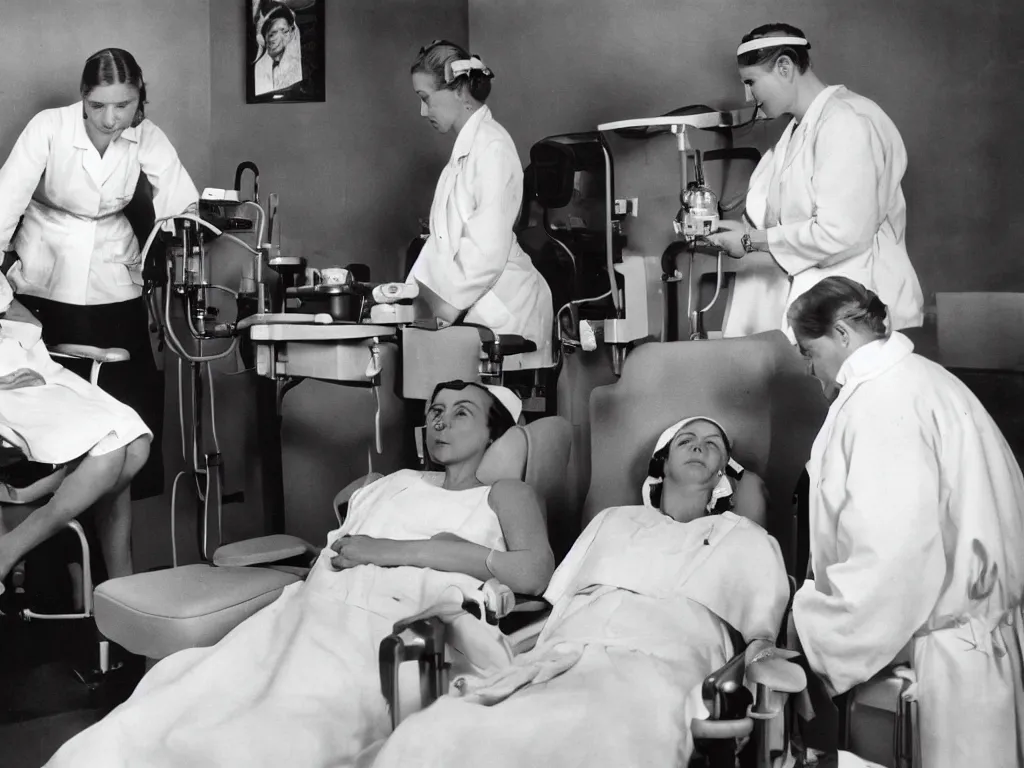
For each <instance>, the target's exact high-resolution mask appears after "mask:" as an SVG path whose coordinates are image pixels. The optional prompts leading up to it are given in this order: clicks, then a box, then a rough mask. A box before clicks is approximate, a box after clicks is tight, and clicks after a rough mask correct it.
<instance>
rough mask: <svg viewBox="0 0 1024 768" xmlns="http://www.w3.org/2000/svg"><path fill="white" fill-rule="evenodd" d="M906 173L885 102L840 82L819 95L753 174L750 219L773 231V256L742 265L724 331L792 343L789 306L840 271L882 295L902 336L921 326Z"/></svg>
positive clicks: (752, 257) (748, 208) (770, 233)
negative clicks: (774, 333) (777, 336)
mask: <svg viewBox="0 0 1024 768" xmlns="http://www.w3.org/2000/svg"><path fill="white" fill-rule="evenodd" d="M906 168H907V153H906V149H905V148H904V146H903V140H902V139H901V138H900V134H899V131H898V130H897V129H896V126H895V125H894V124H893V122H892V121H891V120H890V119H889V117H888V116H887V115H886V114H885V113H884V112H883V111H882V110H881V108H879V106H878V105H877V104H875V103H874V102H873V101H871V100H870V99H866V98H864V97H863V96H859V95H857V94H855V93H853V92H851V91H849V90H847V89H846V88H845V87H844V86H841V85H833V86H829V87H828V88H825V90H824V91H822V92H821V93H820V94H818V96H817V97H816V98H815V99H814V101H813V102H811V106H810V107H809V108H808V110H807V113H806V114H805V115H804V119H803V120H802V121H800V122H799V123H797V121H796V120H793V121H791V122H790V124H789V126H788V127H787V128H786V130H785V132H784V133H783V134H782V137H781V138H780V139H779V141H778V143H777V144H776V145H775V147H774V148H773V149H772V150H770V151H769V152H768V153H766V154H765V155H764V157H762V158H761V162H760V163H759V164H758V166H757V168H756V169H755V171H754V174H753V175H752V176H751V178H750V185H749V188H748V191H747V205H746V211H747V216H748V217H749V219H750V222H751V223H752V224H753V226H754V227H755V228H757V229H764V230H766V231H767V234H768V247H769V249H770V251H771V256H769V255H768V254H764V253H752V254H748V255H747V256H745V257H744V258H743V259H742V260H741V261H740V262H739V266H738V268H737V272H738V274H737V277H736V283H735V288H734V292H733V297H732V299H731V301H730V305H729V312H728V315H727V317H726V318H725V325H724V329H723V330H724V333H725V335H726V336H730V337H733V336H746V335H749V334H752V333H760V332H762V331H770V330H778V329H781V330H783V331H785V332H786V333H787V335H789V336H790V339H791V340H792V332H791V331H790V329H789V323H788V322H787V321H786V310H788V309H789V305H790V304H792V303H793V301H794V300H795V299H796V298H797V297H798V296H800V295H801V294H803V293H805V292H806V291H807V290H809V289H810V288H811V287H813V286H814V285H815V284H817V283H818V282H820V281H821V280H824V279H825V278H826V277H830V276H832V275H844V276H846V277H849V278H851V279H853V280H856V281H857V282H859V283H861V284H863V285H865V286H867V287H868V288H870V289H871V290H873V291H875V293H877V294H878V295H879V296H880V297H881V299H882V301H883V302H885V305H886V306H887V307H888V308H889V312H890V313H891V320H892V327H893V329H894V330H899V329H901V328H913V327H917V326H920V325H921V324H922V323H923V322H924V296H923V294H922V293H921V285H920V283H919V282H918V279H917V273H916V272H915V271H914V267H913V265H912V264H911V263H910V257H909V256H908V255H907V247H906V243H905V233H906V223H907V221H906V219H907V209H906V202H905V200H904V198H903V189H902V187H901V186H900V182H901V180H902V178H903V174H904V172H905V171H906Z"/></svg>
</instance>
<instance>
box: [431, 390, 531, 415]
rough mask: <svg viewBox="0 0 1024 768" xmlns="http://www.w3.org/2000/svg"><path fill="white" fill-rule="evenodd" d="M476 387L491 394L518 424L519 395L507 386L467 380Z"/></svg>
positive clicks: (520, 408) (521, 403) (520, 402)
mask: <svg viewBox="0 0 1024 768" xmlns="http://www.w3.org/2000/svg"><path fill="white" fill-rule="evenodd" d="M469 383H470V384H474V385H476V386H478V387H483V388H484V389H486V390H487V391H488V392H490V393H491V396H492V397H493V398H494V399H495V400H497V401H498V402H499V403H501V406H502V408H504V409H505V410H506V411H508V415H509V416H511V417H512V423H513V424H518V423H519V417H520V416H521V415H522V413H523V401H522V400H520V399H519V395H517V394H516V393H515V392H513V391H512V390H511V389H509V388H508V387H499V386H497V385H495V384H481V383H480V382H478V381H472V382H469ZM427 413H428V414H429V413H430V403H429V402H428V403H427Z"/></svg>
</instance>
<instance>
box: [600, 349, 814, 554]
mask: <svg viewBox="0 0 1024 768" xmlns="http://www.w3.org/2000/svg"><path fill="white" fill-rule="evenodd" d="M826 410H827V404H826V402H825V400H824V398H823V397H822V396H821V389H820V387H818V385H817V383H816V382H814V380H813V379H811V378H810V377H809V376H807V375H806V366H805V363H804V362H803V360H802V358H801V357H800V355H799V353H797V351H796V350H795V349H794V348H793V347H792V346H791V345H790V344H789V342H788V341H787V339H786V337H785V336H784V335H783V334H782V333H779V332H772V333H768V334H759V335H757V336H751V337H747V338H743V339H727V340H716V341H698V342H692V341H683V342H672V343H661V344H644V345H642V346H640V347H637V348H636V349H635V350H633V351H632V352H631V353H630V355H629V356H628V357H627V358H626V362H625V365H624V367H623V371H622V376H621V377H620V378H619V380H618V381H617V382H615V383H614V384H610V385H608V386H603V387H597V388H596V389H594V391H593V392H592V394H591V398H590V424H591V437H590V444H591V462H590V480H589V492H588V494H587V498H586V502H585V504H584V509H583V520H582V522H583V524H584V525H586V524H587V523H588V522H589V521H590V520H592V519H593V518H594V516H596V515H597V514H598V513H599V512H600V511H601V510H603V509H606V508H608V507H613V506H620V505H628V504H639V503H640V488H641V485H642V483H643V480H644V478H645V477H646V475H647V467H648V462H649V459H650V456H651V449H652V447H653V445H654V441H655V440H656V438H657V437H658V435H659V434H660V433H661V431H662V430H663V429H665V428H666V427H668V426H669V425H670V424H672V423H673V422H675V421H677V420H679V419H681V418H684V417H686V416H697V415H709V416H712V417H714V418H715V419H716V420H718V421H720V422H721V424H722V426H723V427H724V428H725V430H726V431H727V432H728V434H729V437H730V439H731V440H732V441H733V443H734V445H735V450H734V453H733V455H734V458H735V459H736V460H737V461H738V462H739V463H740V464H742V465H743V466H744V467H746V468H747V469H748V470H749V471H750V472H753V473H754V474H756V475H758V476H759V477H760V478H762V479H763V480H764V483H765V486H766V487H767V491H768V496H769V498H770V499H771V501H772V505H771V506H770V507H769V510H768V529H769V531H770V532H771V533H773V534H775V535H776V538H778V539H779V541H780V544H781V545H782V547H783V551H784V552H787V553H788V552H789V549H788V542H789V541H790V538H791V537H790V535H789V534H790V531H789V525H790V518H791V509H790V499H791V498H792V494H793V491H794V489H795V487H796V483H797V480H798V478H799V477H800V474H801V472H802V471H803V467H804V464H805V463H806V461H807V458H808V456H809V454H810V446H811V443H812V442H813V440H814V437H815V435H816V434H817V431H818V428H819V427H820V426H821V423H822V421H823V420H824V416H825V412H826Z"/></svg>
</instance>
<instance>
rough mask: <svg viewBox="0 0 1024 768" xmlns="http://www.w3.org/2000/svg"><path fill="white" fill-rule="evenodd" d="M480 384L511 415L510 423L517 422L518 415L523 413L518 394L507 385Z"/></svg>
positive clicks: (521, 402)
mask: <svg viewBox="0 0 1024 768" xmlns="http://www.w3.org/2000/svg"><path fill="white" fill-rule="evenodd" d="M481 386H482V387H483V388H484V389H486V390H487V391H488V392H490V393H491V394H492V395H493V396H494V399H495V400H497V401H498V402H499V403H501V404H502V405H503V406H505V410H506V411H508V412H509V415H510V416H511V417H512V423H513V424H518V423H519V417H520V416H521V415H522V413H523V401H522V400H520V399H519V395H517V394H516V393H515V392H513V391H512V390H511V389H509V388H508V387H499V386H496V385H494V384H482V385H481Z"/></svg>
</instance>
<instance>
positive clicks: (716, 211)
mask: <svg viewBox="0 0 1024 768" xmlns="http://www.w3.org/2000/svg"><path fill="white" fill-rule="evenodd" d="M696 109H698V108H695V110H696ZM677 111H678V112H681V113H688V114H672V115H666V116H662V117H652V118H640V119H634V120H619V121H616V122H612V123H603V124H601V125H599V126H597V129H598V131H601V132H607V131H615V132H622V131H626V132H627V135H631V137H633V138H637V137H646V136H650V135H657V133H659V132H661V131H663V130H664V129H668V130H670V131H671V132H672V133H673V134H675V136H676V142H677V148H678V152H679V176H680V183H679V201H680V205H681V207H680V209H679V212H678V213H677V215H676V218H675V220H674V221H673V222H672V226H673V230H674V232H675V234H676V236H677V237H678V238H679V240H678V241H677V242H678V243H679V245H678V246H676V247H673V246H670V248H669V249H666V255H663V259H662V261H663V277H662V280H663V281H664V282H666V283H669V282H676V281H678V280H680V279H681V278H680V276H679V274H678V271H677V270H676V269H675V268H674V266H672V268H671V269H670V270H669V269H665V268H664V267H669V266H670V263H669V258H672V259H674V257H675V256H676V255H678V254H680V253H688V254H689V257H690V258H689V262H690V263H689V270H688V279H687V317H688V320H689V325H690V335H689V336H690V338H691V339H704V338H707V334H706V333H705V332H704V329H703V316H704V314H705V313H706V312H708V311H709V310H710V309H711V307H712V306H713V305H714V304H715V303H716V302H717V301H718V298H719V296H720V295H721V289H722V283H723V269H722V264H723V258H724V257H725V256H727V255H728V254H726V252H725V251H723V250H721V249H719V248H717V247H716V246H714V245H712V244H711V243H710V242H709V241H708V240H707V236H708V235H709V234H711V233H712V232H714V231H715V229H716V228H717V226H718V223H719V219H720V216H721V213H722V211H721V210H720V209H721V205H720V202H719V198H718V196H717V195H716V194H715V193H714V191H713V190H711V189H710V188H709V187H708V186H707V185H706V184H705V182H704V165H703V160H704V153H702V152H701V150H699V149H696V148H694V147H692V145H691V142H690V139H689V134H688V131H690V130H693V129H698V130H714V131H722V130H732V129H734V128H736V127H740V126H742V125H744V124H745V123H746V122H747V121H749V120H751V119H753V117H755V116H756V107H755V108H754V109H753V111H751V110H750V109H745V110H734V111H728V112H719V111H715V110H712V109H709V108H699V111H694V110H689V109H684V110H677ZM748 112H750V113H751V114H747V113H748ZM629 132H634V134H629ZM604 146H607V145H606V144H605V145H604ZM708 154H710V153H708ZM691 155H692V157H693V163H694V179H693V181H692V182H691V181H689V179H688V176H689V158H690V157H691ZM606 157H607V162H608V164H609V165H610V164H611V155H610V153H608V152H607V151H606ZM611 195H612V190H611V187H610V186H607V187H606V194H605V196H606V200H607V201H609V205H610V200H611ZM608 231H609V233H610V232H611V217H610V216H609V219H608ZM606 249H607V251H608V253H609V258H608V271H609V278H610V280H611V283H612V285H613V286H614V285H615V276H614V272H615V271H618V272H619V273H622V274H624V276H625V275H626V274H628V272H627V270H626V269H625V267H624V264H623V265H615V264H614V263H613V259H612V257H611V254H612V244H611V242H608V243H607V245H606ZM698 254H701V255H707V256H712V257H713V258H715V259H716V261H717V274H716V277H717V279H716V284H715V294H714V297H713V298H712V300H711V301H710V303H708V304H707V305H706V306H704V307H701V308H695V306H694V304H695V302H696V301H697V300H698V299H699V296H696V295H695V294H696V293H697V290H696V283H697V280H696V278H697V274H696V272H697V271H696V269H695V261H696V257H697V255H698ZM667 257H668V258H667ZM634 274H635V275H636V276H635V277H634V279H637V278H640V277H642V273H641V272H640V271H639V270H638V269H637V270H635V271H634ZM626 282H627V287H626V293H627V296H626V297H625V298H626V301H625V302H617V303H616V317H615V318H613V319H609V320H606V321H605V329H604V331H605V332H604V339H605V343H607V344H612V345H614V346H613V358H612V363H613V369H614V371H615V373H616V374H618V373H619V371H620V370H621V366H622V360H623V357H624V356H625V354H626V352H627V350H628V349H629V348H630V346H631V345H633V344H634V343H636V342H637V341H639V340H640V339H642V338H643V337H644V335H646V334H645V328H644V325H645V324H646V314H647V313H646V302H643V303H641V306H640V307H639V309H640V312H636V311H634V310H635V309H636V308H635V307H634V308H630V309H629V311H628V312H627V311H626V310H627V308H629V303H628V298H629V297H628V293H629V287H628V283H629V280H628V278H627V281H626ZM674 293H675V292H674V291H666V297H668V296H672V295H673V294H674ZM634 295H635V296H637V297H638V298H639V290H636V291H634ZM645 295H646V288H645ZM669 303H670V302H669V301H666V310H669V309H670V306H669ZM671 319H672V318H671V317H669V320H671Z"/></svg>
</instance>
